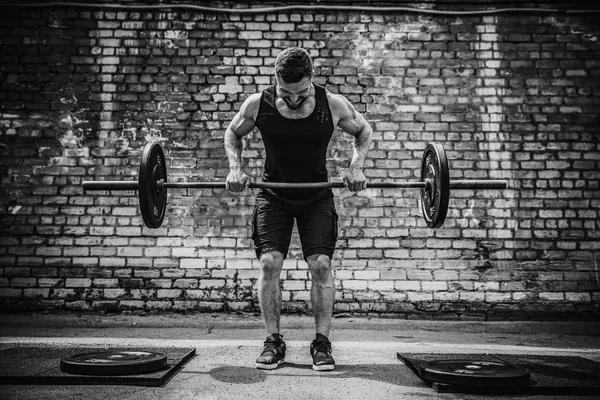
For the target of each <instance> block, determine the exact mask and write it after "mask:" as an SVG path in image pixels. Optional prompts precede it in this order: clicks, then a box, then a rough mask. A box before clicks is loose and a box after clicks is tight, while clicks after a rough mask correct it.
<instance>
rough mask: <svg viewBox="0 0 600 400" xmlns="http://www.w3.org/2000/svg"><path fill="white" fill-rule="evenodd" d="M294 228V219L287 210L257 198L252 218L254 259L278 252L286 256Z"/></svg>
mask: <svg viewBox="0 0 600 400" xmlns="http://www.w3.org/2000/svg"><path fill="white" fill-rule="evenodd" d="M293 228H294V217H293V215H291V214H290V213H289V212H287V210H285V209H283V208H281V207H277V206H275V205H274V204H272V203H270V202H269V201H268V200H266V199H264V198H262V197H260V196H259V197H257V198H256V205H255V206H254V213H253V216H252V240H253V241H254V247H255V251H256V257H257V258H258V259H260V256H261V254H263V253H267V252H271V251H278V252H280V253H282V254H283V256H284V258H285V257H286V256H287V253H288V249H289V247H290V240H291V238H292V229H293Z"/></svg>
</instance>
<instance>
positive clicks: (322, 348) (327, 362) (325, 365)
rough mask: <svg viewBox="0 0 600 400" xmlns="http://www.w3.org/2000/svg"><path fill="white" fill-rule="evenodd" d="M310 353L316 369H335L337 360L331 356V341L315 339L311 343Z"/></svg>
mask: <svg viewBox="0 0 600 400" xmlns="http://www.w3.org/2000/svg"><path fill="white" fill-rule="evenodd" d="M310 354H311V355H312V359H313V369H314V370H315V371H331V370H333V369H335V361H334V360H333V357H331V342H329V341H327V342H321V341H319V342H318V341H316V340H313V342H312V343H311V344H310Z"/></svg>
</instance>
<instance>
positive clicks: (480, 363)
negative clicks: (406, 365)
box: [419, 360, 530, 386]
mask: <svg viewBox="0 0 600 400" xmlns="http://www.w3.org/2000/svg"><path fill="white" fill-rule="evenodd" d="M419 376H420V377H421V379H424V380H428V381H434V382H441V383H449V384H454V385H465V386H526V385H527V384H528V383H529V377H530V373H529V371H528V370H527V369H526V368H523V367H519V366H517V365H512V364H508V363H505V362H500V361H498V362H495V361H484V360H438V361H430V362H428V363H425V364H422V365H421V366H420V367H419Z"/></svg>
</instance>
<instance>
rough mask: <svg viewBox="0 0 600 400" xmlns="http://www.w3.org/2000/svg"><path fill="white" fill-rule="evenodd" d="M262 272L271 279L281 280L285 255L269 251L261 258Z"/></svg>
mask: <svg viewBox="0 0 600 400" xmlns="http://www.w3.org/2000/svg"><path fill="white" fill-rule="evenodd" d="M260 264H261V271H262V273H263V275H264V276H265V277H266V278H267V279H269V278H271V279H275V278H279V275H280V274H281V268H282V266H283V254H282V253H281V252H279V251H269V252H266V253H263V254H261V256H260Z"/></svg>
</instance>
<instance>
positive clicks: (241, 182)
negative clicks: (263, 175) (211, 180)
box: [225, 170, 250, 192]
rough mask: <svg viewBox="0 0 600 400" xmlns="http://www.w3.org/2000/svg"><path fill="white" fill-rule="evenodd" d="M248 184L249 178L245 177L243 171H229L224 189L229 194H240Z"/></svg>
mask: <svg viewBox="0 0 600 400" xmlns="http://www.w3.org/2000/svg"><path fill="white" fill-rule="evenodd" d="M248 183H250V177H249V176H248V175H246V174H245V173H244V171H242V170H231V171H229V175H227V180H226V181H225V187H226V188H227V190H229V191H230V192H241V191H242V190H244V189H246V187H247V186H248Z"/></svg>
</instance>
